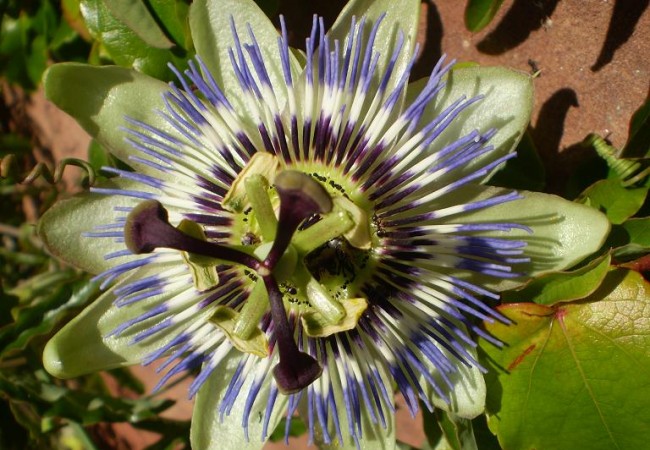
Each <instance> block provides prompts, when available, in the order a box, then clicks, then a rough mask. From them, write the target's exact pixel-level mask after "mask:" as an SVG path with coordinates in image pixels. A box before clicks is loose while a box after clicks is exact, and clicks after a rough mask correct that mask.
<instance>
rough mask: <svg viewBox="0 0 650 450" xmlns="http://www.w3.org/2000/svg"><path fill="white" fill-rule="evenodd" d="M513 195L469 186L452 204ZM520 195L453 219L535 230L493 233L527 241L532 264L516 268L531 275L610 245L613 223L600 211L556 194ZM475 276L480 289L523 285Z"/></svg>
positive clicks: (517, 281) (561, 266)
mask: <svg viewBox="0 0 650 450" xmlns="http://www.w3.org/2000/svg"><path fill="white" fill-rule="evenodd" d="M508 192H510V191H509V190H506V189H502V188H493V187H490V186H466V187H464V188H462V189H458V190H456V191H455V192H454V195H453V202H455V203H456V204H461V203H465V202H471V201H477V200H482V199H486V198H492V197H494V196H497V195H504V194H506V193H508ZM519 193H520V194H521V195H522V197H523V198H521V199H520V200H515V201H511V202H508V203H502V204H499V205H495V206H491V207H489V208H484V209H480V210H475V211H470V212H464V213H462V214H459V215H458V216H457V217H455V218H453V219H455V222H457V223H495V222H496V223H503V222H506V223H517V224H521V225H525V226H527V227H530V229H531V230H532V233H528V232H526V231H525V230H517V229H515V230H512V231H511V232H493V233H491V235H493V236H499V237H505V238H510V239H518V240H523V241H524V242H526V244H527V246H526V249H525V252H524V253H525V255H528V256H529V257H530V258H531V261H530V262H529V263H525V264H517V265H515V267H514V270H515V271H517V272H519V273H523V274H525V275H526V276H528V277H534V276H537V275H541V274H543V273H547V272H554V271H559V270H564V269H567V268H569V267H572V266H573V265H575V264H577V263H578V262H580V261H582V260H583V259H584V258H586V257H587V256H589V255H591V254H592V253H594V252H596V251H597V250H598V249H599V248H600V247H601V246H602V244H603V242H604V241H605V238H606V237H607V235H608V233H609V228H610V224H609V221H608V220H607V218H606V217H605V216H604V215H603V214H601V213H600V212H598V211H596V210H594V209H592V208H589V207H587V206H585V205H581V204H578V203H575V202H570V201H568V200H564V199H563V198H561V197H558V196H555V195H550V194H542V193H539V192H528V191H520V192H519ZM441 206H444V205H441ZM453 219H451V220H453ZM451 220H449V222H451ZM471 278H472V280H471V281H474V282H477V283H478V284H479V285H485V286H487V287H490V288H492V289H498V290H504V289H510V288H514V287H516V286H517V285H519V284H521V282H522V281H524V279H523V278H519V279H515V280H498V281H495V279H493V278H488V277H484V276H478V275H472V276H471Z"/></svg>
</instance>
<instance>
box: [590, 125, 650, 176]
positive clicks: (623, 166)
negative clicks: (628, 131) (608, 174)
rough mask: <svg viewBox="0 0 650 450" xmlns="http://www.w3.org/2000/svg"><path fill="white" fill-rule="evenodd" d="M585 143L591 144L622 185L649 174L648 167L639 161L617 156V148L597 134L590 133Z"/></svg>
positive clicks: (649, 168)
mask: <svg viewBox="0 0 650 450" xmlns="http://www.w3.org/2000/svg"><path fill="white" fill-rule="evenodd" d="M584 142H585V144H586V145H588V146H592V147H593V148H594V149H595V150H596V153H598V155H599V156H600V157H601V158H603V159H604V160H605V162H606V163H607V166H608V167H609V168H610V169H611V170H612V171H613V172H614V173H615V174H616V176H617V177H618V178H620V179H621V182H622V184H623V186H625V187H627V186H631V185H633V184H635V183H637V182H639V181H641V180H643V179H644V178H645V177H647V176H648V175H650V167H646V168H645V169H644V168H643V166H642V164H641V162H639V161H637V160H634V159H625V158H619V157H618V156H617V153H618V150H617V149H616V148H615V147H612V146H611V145H609V144H608V143H607V141H605V139H603V138H602V137H600V136H598V135H597V134H590V135H589V136H587V138H586V139H585V141H584Z"/></svg>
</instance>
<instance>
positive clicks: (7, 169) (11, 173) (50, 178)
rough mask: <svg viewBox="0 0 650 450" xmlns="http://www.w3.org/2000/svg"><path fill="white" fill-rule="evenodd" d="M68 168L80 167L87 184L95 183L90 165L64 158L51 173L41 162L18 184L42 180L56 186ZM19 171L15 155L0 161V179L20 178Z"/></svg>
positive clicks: (94, 176) (94, 175)
mask: <svg viewBox="0 0 650 450" xmlns="http://www.w3.org/2000/svg"><path fill="white" fill-rule="evenodd" d="M68 166H76V167H80V168H81V169H83V170H84V172H86V174H87V176H88V178H87V184H88V185H93V184H94V183H95V179H96V173H95V169H94V168H93V166H92V165H90V163H88V162H86V161H83V160H81V159H77V158H65V159H63V160H61V161H60V162H59V163H58V164H57V165H56V167H55V168H54V171H52V170H51V169H50V168H49V167H48V166H47V164H45V163H43V162H39V163H38V164H36V165H35V166H34V168H33V169H32V170H31V171H30V172H29V173H28V174H27V176H25V177H24V178H23V179H22V181H20V183H21V184H32V183H34V181H36V180H37V179H39V178H43V179H44V180H45V181H47V182H48V183H49V184H56V183H58V182H59V181H61V178H62V177H63V172H64V171H65V168H66V167H68ZM19 170H20V169H19V168H18V164H17V161H16V156H15V155H13V154H9V155H6V156H3V157H2V158H1V159H0V178H11V179H16V178H20V176H19V175H17V174H18V173H19Z"/></svg>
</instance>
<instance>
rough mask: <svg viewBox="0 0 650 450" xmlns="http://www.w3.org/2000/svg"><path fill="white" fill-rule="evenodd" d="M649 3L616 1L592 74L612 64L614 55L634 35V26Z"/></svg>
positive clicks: (646, 0) (642, 0)
mask: <svg viewBox="0 0 650 450" xmlns="http://www.w3.org/2000/svg"><path fill="white" fill-rule="evenodd" d="M649 3H650V0H634V1H630V0H616V4H615V5H614V12H613V13H612V17H611V19H610V21H609V27H608V28H607V35H606V37H605V42H604V43H603V46H602V48H601V49H600V54H599V55H598V58H597V59H596V62H595V63H594V65H593V66H591V71H592V72H598V71H599V70H600V69H602V68H603V67H605V66H606V65H607V64H609V63H610V62H612V59H614V53H616V51H617V50H618V49H619V48H620V47H621V46H622V45H623V44H625V43H626V42H627V41H628V39H630V37H632V34H634V29H635V27H636V24H637V23H638V22H639V19H640V18H641V16H642V15H643V12H644V11H645V10H646V9H647V8H648V4H649Z"/></svg>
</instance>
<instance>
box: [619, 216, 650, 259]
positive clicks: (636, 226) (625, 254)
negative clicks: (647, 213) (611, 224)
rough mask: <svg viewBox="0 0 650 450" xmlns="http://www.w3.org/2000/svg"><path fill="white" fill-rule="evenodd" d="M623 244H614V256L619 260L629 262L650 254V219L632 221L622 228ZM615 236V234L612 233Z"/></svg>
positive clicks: (624, 224) (625, 223)
mask: <svg viewBox="0 0 650 450" xmlns="http://www.w3.org/2000/svg"><path fill="white" fill-rule="evenodd" d="M617 231H620V233H616V234H617V235H621V234H622V235H624V236H623V237H621V239H622V240H623V242H617V243H616V244H614V245H615V246H616V248H614V250H613V251H612V255H613V256H614V257H615V258H616V259H617V260H619V261H620V260H625V261H627V260H629V259H632V258H635V257H639V256H641V255H644V254H647V253H650V217H644V218H639V219H630V220H628V221H626V222H624V223H623V225H622V226H621V227H620V230H617ZM612 234H614V233H612Z"/></svg>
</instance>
